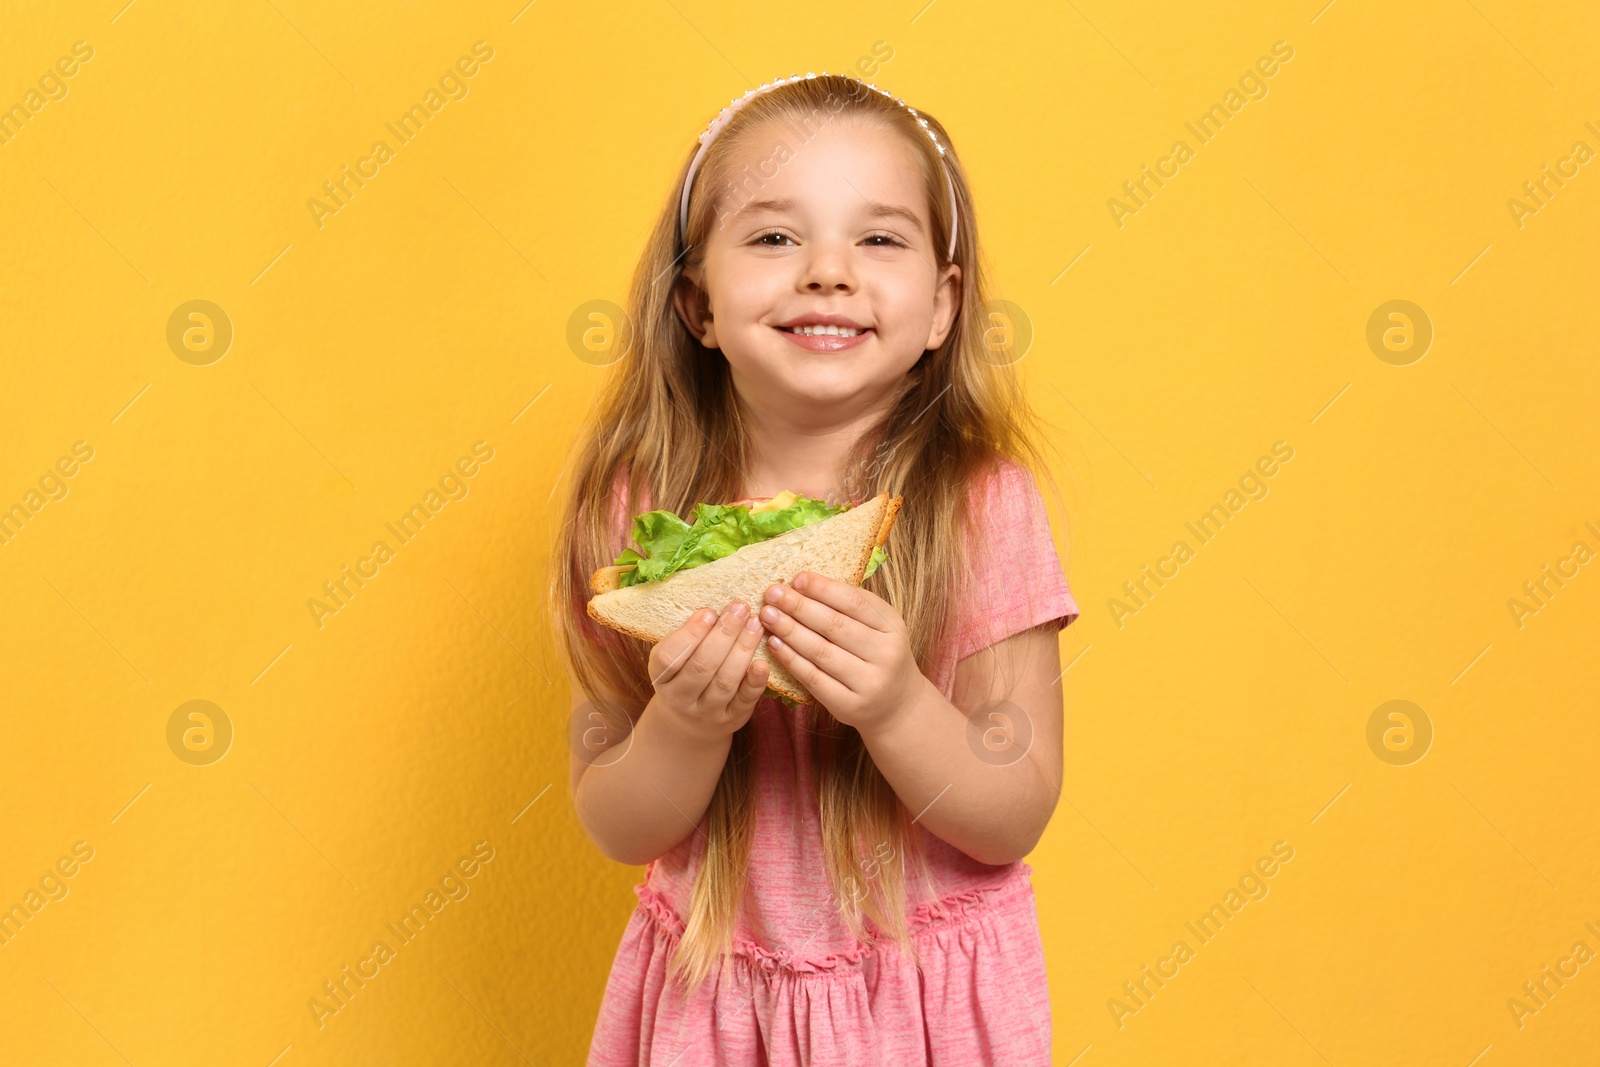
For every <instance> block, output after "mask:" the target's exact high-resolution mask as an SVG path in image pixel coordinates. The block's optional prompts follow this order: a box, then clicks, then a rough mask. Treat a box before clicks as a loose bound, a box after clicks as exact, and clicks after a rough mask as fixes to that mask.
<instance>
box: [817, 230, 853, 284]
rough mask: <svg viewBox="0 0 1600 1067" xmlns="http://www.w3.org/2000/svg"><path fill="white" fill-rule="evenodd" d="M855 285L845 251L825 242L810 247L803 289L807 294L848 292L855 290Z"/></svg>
mask: <svg viewBox="0 0 1600 1067" xmlns="http://www.w3.org/2000/svg"><path fill="white" fill-rule="evenodd" d="M855 284H856V282H855V270H854V267H853V266H852V264H851V262H850V257H849V254H848V252H847V251H846V250H844V249H841V248H839V247H838V246H836V245H833V244H830V243H829V242H826V241H824V242H820V243H818V244H814V245H812V246H811V250H810V257H809V259H808V260H807V261H806V270H805V287H806V290H807V291H808V292H817V291H819V290H842V291H845V292H849V291H850V290H852V289H854V288H855Z"/></svg>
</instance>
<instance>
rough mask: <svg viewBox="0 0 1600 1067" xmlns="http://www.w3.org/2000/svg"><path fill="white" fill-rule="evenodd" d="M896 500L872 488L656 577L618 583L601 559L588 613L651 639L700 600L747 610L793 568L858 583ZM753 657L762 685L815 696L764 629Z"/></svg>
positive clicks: (804, 698) (792, 695)
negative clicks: (839, 506) (860, 497)
mask: <svg viewBox="0 0 1600 1067" xmlns="http://www.w3.org/2000/svg"><path fill="white" fill-rule="evenodd" d="M901 502H902V498H901V497H898V496H897V497H893V498H891V497H890V496H889V494H888V493H879V494H878V495H877V496H876V497H874V498H873V499H872V500H868V501H866V502H864V503H861V504H858V505H856V506H855V507H853V508H851V509H850V510H849V511H846V512H844V513H843V514H840V515H834V516H832V517H831V518H827V519H823V520H822V521H820V522H813V523H811V524H809V525H807V526H802V527H800V528H799V529H797V530H788V531H786V532H784V533H781V534H778V535H777V536H776V537H771V538H768V539H767V540H765V541H760V542H758V543H756V544H753V545H746V546H744V547H743V548H741V549H739V550H738V551H737V552H735V553H733V555H731V556H724V557H723V558H722V559H717V560H712V561H711V562H710V563H702V564H700V565H699V566H698V567H689V568H687V569H685V570H681V571H676V572H674V573H672V574H669V575H667V577H665V578H663V579H661V580H660V581H655V582H641V583H639V584H638V585H631V586H627V587H619V586H618V584H617V583H618V572H619V570H620V569H621V568H617V567H602V568H600V569H599V570H597V571H595V573H594V576H593V578H592V579H591V582H590V585H591V587H592V588H593V590H594V592H595V593H596V594H597V595H596V596H594V597H591V598H590V600H589V617H590V618H592V619H594V620H595V621H596V622H598V623H601V624H602V625H604V626H609V627H610V628H611V629H613V630H619V631H621V632H622V633H625V634H628V635H629V636H631V637H637V638H641V639H643V640H645V641H650V642H652V643H654V642H657V641H660V640H661V639H662V638H664V637H666V636H667V635H668V634H670V633H672V631H674V630H676V629H678V628H679V627H680V626H682V625H683V624H684V623H685V622H687V621H688V619H689V617H690V616H691V615H693V614H694V613H695V612H697V611H700V610H702V609H704V608H710V609H711V610H713V611H715V612H717V613H718V614H719V615H720V614H721V613H722V611H723V610H724V609H725V608H726V607H727V606H728V605H729V604H730V603H732V602H733V601H735V600H743V601H744V602H745V603H746V604H748V605H750V609H751V610H752V611H760V610H761V606H762V605H763V604H764V603H766V601H765V599H764V598H765V596H766V593H767V587H768V586H770V585H773V584H776V583H784V582H788V581H790V580H792V579H793V578H794V576H795V575H796V574H799V573H800V572H801V571H813V572H815V573H817V574H821V575H825V576H827V577H829V578H834V579H837V580H838V581H841V582H849V583H850V584H851V585H856V586H859V585H860V584H861V582H862V579H863V576H864V575H865V574H866V570H867V564H868V562H870V561H871V559H872V549H873V547H874V546H876V545H881V544H883V543H884V541H885V540H886V539H887V538H888V536H889V530H890V529H891V528H892V527H893V526H894V520H895V516H896V515H898V514H899V512H900V504H901ZM755 658H756V659H759V660H761V661H762V662H764V663H765V664H767V668H768V672H769V673H768V675H767V688H768V689H769V690H771V691H772V692H776V693H780V694H782V695H783V696H785V697H788V698H789V699H790V700H793V701H796V702H797V703H801V704H809V703H811V702H812V701H813V700H814V699H815V698H814V697H812V695H811V693H810V691H808V690H807V689H806V687H805V686H804V685H801V684H800V681H799V679H797V678H795V677H794V675H792V674H790V673H789V672H788V670H786V669H785V668H784V667H783V665H782V664H780V663H778V662H777V660H775V659H773V658H772V657H770V656H769V655H768V654H767V635H766V633H765V632H763V633H762V635H761V640H760V642H759V643H758V644H757V645H756V651H755Z"/></svg>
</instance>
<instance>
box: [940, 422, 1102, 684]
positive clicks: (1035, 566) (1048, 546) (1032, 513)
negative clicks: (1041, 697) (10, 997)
mask: <svg viewBox="0 0 1600 1067" xmlns="http://www.w3.org/2000/svg"><path fill="white" fill-rule="evenodd" d="M967 501H968V508H969V515H968V519H969V523H968V527H967V529H968V532H969V540H968V541H967V543H966V551H965V560H964V566H965V568H966V571H967V577H966V581H965V582H964V588H963V590H962V592H963V595H962V596H961V597H959V598H958V599H957V616H956V617H957V622H956V629H955V635H956V638H955V640H956V655H957V658H958V659H963V658H965V657H967V656H970V655H972V654H973V653H974V652H977V651H978V650H979V649H982V648H985V647H987V646H988V645H991V644H994V643H996V642H998V641H1002V640H1004V639H1005V638H1007V637H1010V636H1012V635H1014V634H1017V633H1020V632H1022V631H1023V630H1025V629H1028V628H1030V627H1033V626H1038V625H1041V624H1043V623H1046V622H1055V623H1057V625H1058V626H1066V625H1068V624H1069V623H1071V622H1072V621H1073V620H1074V619H1076V618H1077V617H1078V605H1077V602H1076V601H1075V600H1074V599H1073V596H1072V591H1071V588H1070V586H1069V585H1068V583H1067V576H1066V571H1065V568H1063V566H1062V563H1061V556H1060V554H1059V553H1058V551H1057V549H1056V543H1055V536H1054V534H1053V533H1052V532H1051V529H1050V518H1049V513H1048V511H1047V509H1046V507H1045V502H1044V497H1043V494H1042V493H1041V492H1040V491H1039V486H1038V484H1037V482H1036V480H1035V478H1034V476H1033V473H1032V472H1031V471H1030V470H1029V469H1028V468H1027V467H1026V466H1023V465H1022V464H1021V463H1018V462H1016V461H1015V460H1012V459H1010V458H1009V457H1006V456H1003V455H998V454H997V455H995V456H994V457H992V458H991V460H990V462H989V463H988V464H987V465H986V466H985V467H984V468H982V469H981V470H980V471H979V472H978V473H977V474H975V475H974V476H973V478H972V480H971V481H970V483H969V485H968V488H967Z"/></svg>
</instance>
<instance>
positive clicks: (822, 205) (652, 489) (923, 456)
mask: <svg viewBox="0 0 1600 1067" xmlns="http://www.w3.org/2000/svg"><path fill="white" fill-rule="evenodd" d="M980 273H981V272H980V268H979V251H978V240H977V231H976V225H975V222H974V214H973V206H972V199H971V195H970V193H969V191H968V187H967V183H966V179H965V176H964V174H963V171H962V168H961V165H960V162H959V161H958V159H957V158H956V155H955V152H954V150H953V149H952V148H951V146H950V142H949V139H948V137H947V136H946V134H945V131H944V128H943V126H941V125H940V124H939V123H938V122H937V121H936V120H935V119H933V118H931V117H929V116H927V115H926V114H919V113H918V112H916V111H914V110H913V109H911V108H910V107H908V106H906V105H905V104H904V102H903V101H899V100H896V99H894V98H893V97H891V96H889V95H888V94H887V93H885V92H883V91H882V90H878V89H876V88H875V87H873V86H868V85H864V84H863V83H861V82H859V81H857V80H855V79H853V78H847V77H843V76H837V75H835V76H829V75H827V74H823V75H821V76H817V75H811V74H807V75H804V76H799V75H797V76H795V77H794V78H792V79H785V80H783V81H780V82H775V83H771V84H770V85H767V86H763V87H762V88H761V89H760V90H753V91H752V92H751V93H747V94H746V95H745V97H743V98H742V99H740V100H738V101H735V103H734V104H733V105H731V106H730V107H729V108H726V109H724V111H723V113H722V114H721V115H720V116H719V117H718V118H717V120H716V121H715V122H713V123H712V125H711V128H710V129H709V130H707V132H706V134H704V135H703V136H702V137H701V143H700V144H699V145H698V146H697V148H696V150H695V151H694V152H693V153H691V155H690V156H689V157H688V158H686V159H685V162H684V165H683V168H682V169H681V170H680V172H679V178H678V181H677V183H676V186H675V188H674V189H673V191H672V195H671V197H670V200H669V203H668V205H667V206H666V209H665V210H664V211H663V213H662V215H661V217H660V219H659V220H658V222H657V225H656V227H655V230H654V234H653V236H652V238H651V240H650V242H649V244H648V247H647V248H646V250H645V253H644V256H643V259H642V261H641V262H640V264H639V267H638V270H637V272H636V274H635V277H634V284H633V287H632V291H631V293H630V295H629V301H630V303H629V315H630V317H631V319H632V323H633V325H634V326H635V341H634V344H633V346H632V350H631V351H629V352H627V353H626V354H625V355H624V357H623V358H622V359H621V360H620V361H619V362H618V363H617V364H615V365H614V366H613V368H612V369H611V371H610V373H609V377H608V378H607V379H606V381H605V383H604V386H603V388H602V392H601V394H600V396H599V398H598V401H597V404H596V409H595V411H594V413H593V415H592V417H591V418H590V420H589V421H588V423H587V426H586V428H585V431H584V434H583V437H582V440H581V441H579V442H578V443H577V446H576V447H575V448H574V450H573V452H572V454H571V458H570V460H569V462H570V464H571V466H570V470H569V472H568V474H569V476H570V478H571V487H570V491H569V495H568V497H567V499H566V505H565V507H566V513H565V521H563V522H562V524H561V530H562V533H561V534H560V536H559V538H558V541H557V544H556V546H555V566H554V567H553V569H552V573H553V574H554V576H555V581H554V590H553V601H552V610H553V611H554V612H555V613H556V618H557V620H558V627H557V628H558V631H559V633H560V635H561V650H562V654H563V657H564V659H565V662H566V664H567V667H568V670H569V672H570V673H571V676H572V679H573V683H574V684H573V714H574V717H575V720H576V721H577V722H579V723H582V724H587V723H589V722H608V721H609V722H612V723H616V724H619V725H620V726H621V729H615V730H611V731H609V732H606V731H601V733H600V735H599V736H602V737H603V738H604V740H605V743H604V744H602V745H600V746H598V748H599V751H598V752H595V751H591V750H590V747H593V738H594V737H595V736H597V735H596V734H595V733H594V732H593V731H591V732H590V735H589V739H588V740H589V747H585V749H584V752H583V754H582V755H581V756H580V755H579V753H578V748H577V747H576V746H575V748H574V757H573V760H572V797H573V804H574V807H575V809H576V811H577V813H578V817H579V819H580V820H581V822H582V824H583V826H584V828H585V829H586V830H587V832H588V833H589V835H590V837H591V838H593V840H594V841H595V843H596V844H597V845H598V847H599V848H600V850H601V851H602V852H603V853H604V854H605V855H607V856H608V857H610V858H612V859H614V860H617V861H619V862H622V863H629V864H645V867H646V869H645V877H644V881H643V883H641V884H640V885H638V886H636V887H635V893H636V894H637V896H638V906H637V907H636V908H635V910H634V912H633V915H632V917H631V918H630V920H629V922H628V925H627V928H626V930H625V931H624V932H623V935H622V941H621V944H620V946H619V947H618V949H617V952H616V956H615V960H614V963H613V966H612V970H611V976H610V980H609V982H608V984H607V987H606V992H605V998H604V1001H603V1003H602V1005H601V1007H600V1011H599V1016H598V1019H597V1020H596V1024H595V1029H594V1036H593V1041H592V1044H591V1048H590V1053H589V1061H588V1062H589V1064H590V1065H591V1067H602V1065H605V1067H609V1065H622V1064H627V1065H630V1067H632V1065H636V1064H638V1065H643V1064H651V1065H658V1067H664V1065H667V1064H677V1065H680V1067H689V1065H691V1064H716V1065H733V1064H775V1065H777V1064H781V1065H798V1064H811V1063H815V1064H875V1065H879V1064H894V1065H895V1067H917V1065H955V1064H962V1065H971V1064H988V1063H996V1064H1006V1065H1023V1064H1042V1063H1048V1062H1049V1059H1050V1005H1049V996H1048V987H1047V983H1046V976H1045V966H1044V953H1043V948H1042V945H1041V943H1040V936H1039V927H1038V917H1037V910H1036V907H1035V903H1034V897H1033V889H1032V885H1031V883H1030V881H1029V878H1028V875H1029V873H1030V871H1031V868H1030V867H1029V866H1028V865H1027V864H1026V863H1025V862H1024V857H1025V856H1026V855H1027V854H1028V853H1029V851H1031V850H1032V848H1033V847H1034V845H1035V844H1036V843H1037V842H1038V840H1039V838H1040V835H1041V834H1042V833H1043V831H1044V828H1045V825H1046V824H1047V823H1048V822H1049V819H1050V816H1051V813H1052V812H1053V811H1054V809H1055V806H1056V801H1057V797H1058V795H1059V793H1060V784H1061V771H1062V751H1061V744H1062V692H1061V685H1060V675H1061V664H1060V657H1059V648H1058V642H1057V634H1058V631H1059V630H1060V628H1061V627H1062V626H1064V625H1066V624H1067V623H1069V622H1071V621H1072V619H1074V618H1076V617H1077V614H1078V609H1077V606H1076V604H1075V603H1074V602H1073V599H1072V596H1071V593H1070V592H1069V591H1068V587H1067V583H1066V579H1065V576H1064V574H1063V572H1062V568H1061V564H1060V562H1059V560H1058V558H1057V556H1056V552H1055V548H1054V545H1053V542H1052V538H1051V533H1050V528H1049V523H1048V520H1047V518H1046V515H1045V509H1044V504H1043V500H1042V498H1041V496H1040V493H1039V490H1038V489H1037V487H1036V485H1035V482H1034V478H1033V476H1032V474H1031V473H1030V470H1031V469H1042V467H1043V464H1042V463H1041V461H1040V457H1039V450H1038V446H1037V444H1036V440H1037V438H1038V436H1039V435H1038V433H1037V431H1036V430H1035V428H1034V417H1033V415H1032V413H1031V411H1030V410H1029V408H1028V406H1027V404H1026V402H1025V399H1024V396H1023V394H1022V391H1021V389H1020V386H1019V385H1018V383H1017V381H1016V378H1015V368H1014V367H1013V366H1011V365H1009V364H1007V363H1005V362H1004V361H1002V360H1000V359H998V358H997V357H996V355H995V353H994V352H992V351H991V350H988V349H986V348H985V347H984V330H985V328H986V327H987V326H988V325H990V324H989V323H988V322H987V321H985V316H984V315H983V308H984V307H985V294H984V291H983V286H982V282H981V277H980ZM786 491H788V492H794V493H798V494H801V495H804V496H809V497H813V498H816V499H819V500H824V501H827V502H829V503H834V504H858V503H860V502H862V501H864V500H866V499H870V498H871V497H874V496H876V495H877V494H878V493H880V492H889V493H891V494H897V495H902V496H903V497H904V499H905V504H904V507H903V509H902V510H901V512H900V516H899V519H898V521H897V522H896V523H895V525H894V527H893V530H892V532H891V534H890V537H889V541H888V544H887V546H886V547H887V550H888V557H889V561H888V562H887V563H885V564H883V565H882V566H880V567H879V568H878V569H877V570H876V571H875V572H874V573H873V574H872V575H871V576H870V577H869V578H868V579H867V580H866V581H865V582H864V583H863V585H862V586H861V587H860V588H857V587H855V586H852V585H850V584H848V583H844V582H838V581H834V580H831V579H828V578H824V577H822V576H821V575H817V574H814V573H811V572H802V573H801V574H799V575H797V576H796V577H795V578H794V580H793V581H792V582H790V583H787V584H783V585H775V586H773V587H771V588H770V589H768V590H767V592H766V597H765V603H763V604H743V603H738V602H735V603H733V604H730V605H726V606H724V605H716V606H714V607H713V608H708V610H706V611H702V612H700V613H698V614H697V615H695V616H694V617H693V618H691V619H689V620H688V621H687V622H685V623H684V624H683V626H682V627H681V628H679V629H678V630H677V631H675V632H674V633H672V634H671V635H669V636H668V637H667V638H665V639H664V640H662V641H660V642H659V643H657V644H655V645H654V646H651V645H650V644H648V643H647V642H644V641H640V640H638V639H635V638H631V637H626V636H623V635H620V634H618V633H616V632H614V631H611V630H605V629H601V628H599V627H597V626H595V625H594V624H593V623H592V622H590V621H589V620H588V618H587V616H586V615H585V611H584V604H585V601H586V600H587V598H588V595H589V588H588V582H589V576H590V574H591V573H592V572H593V571H595V570H596V569H598V568H600V567H603V566H607V565H609V564H611V563H612V562H613V561H614V559H615V557H616V556H617V554H618V552H619V551H620V550H621V549H622V548H623V547H624V545H625V544H626V542H627V539H628V535H629V530H630V521H631V519H632V517H633V516H635V515H638V514H640V513H642V512H644V511H648V510H651V509H653V508H662V509H669V510H672V511H674V512H676V513H677V514H679V515H685V516H687V515H688V514H689V513H690V511H691V509H692V508H693V506H694V505H695V504H696V503H699V502H710V503H720V502H729V501H740V500H748V501H763V500H768V499H770V498H773V497H776V496H778V495H779V494H780V493H784V492H786ZM785 499H787V498H785ZM718 609H720V610H718ZM763 640H765V641H767V642H768V649H769V653H770V654H771V655H772V656H773V657H774V658H775V659H776V660H777V662H779V663H781V664H782V665H783V666H784V667H786V668H787V669H788V670H790V671H791V672H792V673H793V674H794V675H795V677H796V678H798V679H799V680H800V681H801V682H802V683H803V684H804V685H805V686H806V687H807V689H808V690H809V691H810V692H811V693H812V694H813V696H814V698H815V701H814V703H811V704H807V705H800V706H798V707H791V706H789V705H788V704H786V703H784V702H782V701H780V700H778V699H776V698H775V697H773V696H772V695H771V694H767V693H765V692H764V690H765V683H766V668H765V665H764V664H762V663H761V662H759V661H756V660H754V659H753V656H754V654H755V650H756V648H757V646H758V645H759V643H760V642H761V641H763Z"/></svg>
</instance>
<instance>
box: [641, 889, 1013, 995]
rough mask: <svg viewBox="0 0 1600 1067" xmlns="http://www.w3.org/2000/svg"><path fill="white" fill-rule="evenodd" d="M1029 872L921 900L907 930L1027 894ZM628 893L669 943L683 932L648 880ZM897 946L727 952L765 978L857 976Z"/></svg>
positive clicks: (936, 925)
mask: <svg viewBox="0 0 1600 1067" xmlns="http://www.w3.org/2000/svg"><path fill="white" fill-rule="evenodd" d="M1031 873H1033V868H1032V867H1030V866H1029V865H1028V864H1027V863H1018V864H1017V866H1016V867H1015V868H1013V869H1012V870H1011V871H1010V872H1009V873H1007V875H1006V876H1005V878H1004V879H1003V880H1001V881H999V882H996V883H995V884H994V885H989V886H980V887H978V888H976V889H969V890H966V891H964V892H961V893H955V894H952V895H950V896H948V897H941V898H940V899H938V900H930V901H924V902H923V903H921V904H919V905H917V906H916V907H915V908H913V909H912V910H911V912H910V913H909V914H908V915H907V916H906V927H907V931H908V933H909V935H910V936H911V937H912V938H921V937H924V936H925V935H927V934H930V933H932V932H935V931H938V930H942V929H945V928H947V927H951V926H962V925H965V924H966V923H967V922H968V921H971V920H973V919H976V918H978V917H981V916H982V915H986V914H990V913H991V912H993V910H994V909H995V908H997V907H998V906H999V905H1001V904H1002V903H1003V902H1008V901H1010V900H1012V899H1013V898H1016V897H1028V896H1031V894H1032V892H1033V884H1032V883H1031V882H1030V881H1029V879H1028V876H1029V875H1030V874H1031ZM633 892H634V894H635V895H636V896H637V897H638V898H639V906H638V909H637V910H638V911H639V912H640V913H642V915H643V917H644V918H645V919H647V920H648V921H649V922H650V923H651V924H653V925H654V926H655V927H656V929H657V930H658V931H659V932H660V933H661V934H662V935H665V939H666V941H667V942H668V943H669V944H672V945H676V943H677V941H678V940H679V939H680V938H681V937H682V936H683V932H684V921H683V919H682V918H681V917H680V916H679V915H678V913H677V912H676V911H675V910H674V909H673V907H672V905H671V903H670V902H668V900H667V898H666V897H665V896H664V895H663V894H662V893H661V892H660V891H659V890H657V889H656V888H655V887H653V886H651V885H650V884H649V883H648V882H641V883H639V884H638V885H635V886H634V887H633ZM898 948H899V946H898V945H896V944H895V942H894V940H893V939H892V938H887V937H882V938H874V939H873V940H871V941H866V942H862V941H858V942H856V947H855V948H853V949H848V950H845V951H843V952H830V953H828V954H826V955H820V956H810V957H797V956H794V955H793V954H791V953H790V952H788V951H787V950H783V949H777V950H774V949H770V948H767V947H766V946H765V945H760V944H757V943H756V942H754V941H751V940H749V939H748V938H740V937H735V938H734V939H733V944H732V946H731V949H730V953H729V954H730V955H731V956H732V957H733V959H734V962H735V963H736V964H742V965H743V967H741V968H740V969H749V970H753V971H760V972H764V973H766V974H767V975H769V976H771V975H776V974H778V973H783V974H787V975H793V976H806V977H827V976H830V975H838V974H846V975H849V976H852V977H853V976H856V975H858V974H859V972H860V970H861V968H862V966H863V965H864V964H866V963H868V962H869V959H870V957H872V956H874V955H876V954H878V953H881V952H884V951H897V950H898Z"/></svg>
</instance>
